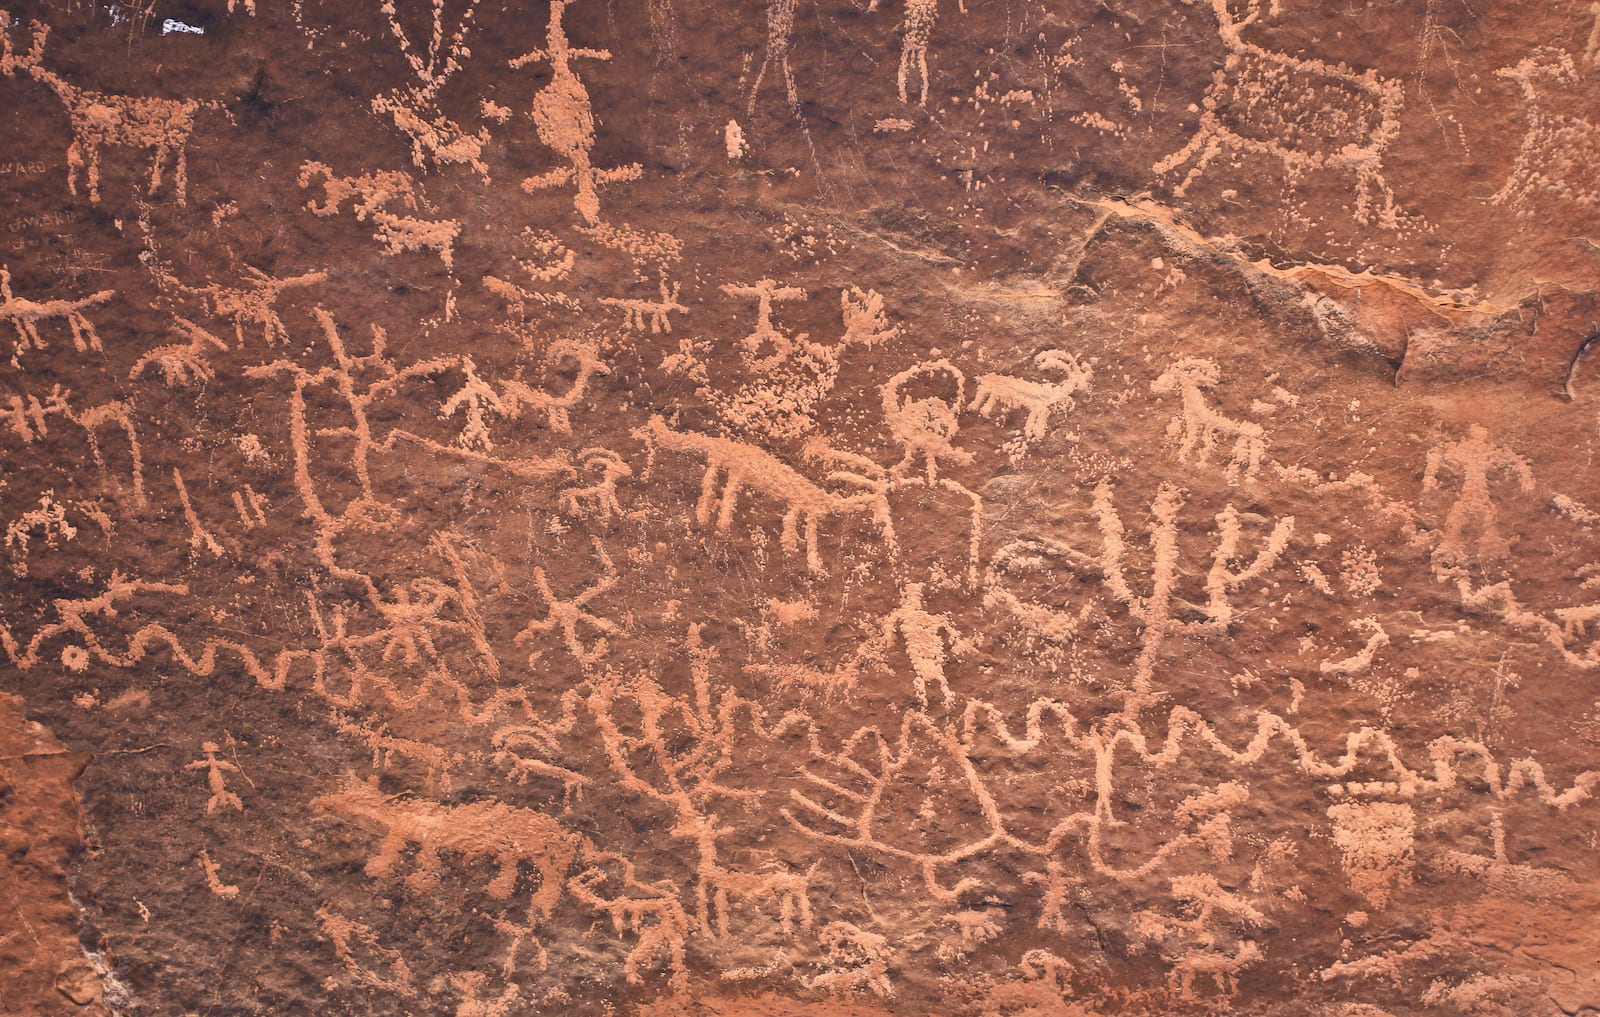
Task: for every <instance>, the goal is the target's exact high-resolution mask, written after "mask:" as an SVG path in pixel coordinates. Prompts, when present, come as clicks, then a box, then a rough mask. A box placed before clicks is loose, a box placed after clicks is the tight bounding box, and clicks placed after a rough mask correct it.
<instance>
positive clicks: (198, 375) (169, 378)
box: [128, 318, 228, 388]
mask: <svg viewBox="0 0 1600 1017" xmlns="http://www.w3.org/2000/svg"><path fill="white" fill-rule="evenodd" d="M174 324H176V325H177V326H178V331H179V332H180V333H182V334H183V335H185V336H188V338H189V341H188V342H186V343H173V344H171V345H168V346H157V347H156V348H155V349H153V350H151V351H150V352H149V353H146V354H145V355H144V356H142V357H140V358H139V359H138V360H136V361H134V362H133V369H132V370H130V371H129V372H128V380H129V381H135V380H137V379H138V378H139V377H140V376H142V375H143V374H144V373H145V370H146V369H147V368H152V367H153V368H155V369H156V370H157V371H159V372H160V373H161V380H162V381H163V382H165V383H166V386H167V387H168V388H174V387H176V386H179V385H190V384H194V383H196V382H204V381H210V380H211V379H212V378H213V377H215V376H216V371H215V370H213V369H212V367H211V361H210V360H209V358H208V355H209V353H210V351H211V350H222V351H223V352H227V349H228V344H227V343H225V342H223V341H222V340H221V339H218V338H217V337H216V336H214V335H212V334H211V333H210V332H207V331H206V330H205V329H203V328H201V327H200V326H199V325H196V324H195V323H194V322H192V321H190V320H189V319H188V318H176V319H174Z"/></svg>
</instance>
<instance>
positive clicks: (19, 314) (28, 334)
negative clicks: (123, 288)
mask: <svg viewBox="0 0 1600 1017" xmlns="http://www.w3.org/2000/svg"><path fill="white" fill-rule="evenodd" d="M114 296H116V292H115V291H114V290H101V291H100V292H98V293H92V294H90V295H89V296H87V297H82V298H79V299H77V300H30V299H29V298H27V297H19V296H17V295H16V294H15V293H14V292H13V291H12V289H11V272H10V271H9V270H8V269H7V268H6V267H5V266H0V321H9V322H10V323H11V327H12V328H13V329H15V330H16V333H17V346H16V349H15V352H14V353H13V354H12V357H11V362H12V364H14V365H15V364H16V363H17V362H18V360H19V359H20V358H21V356H22V354H23V352H24V351H25V350H27V349H29V348H30V347H31V348H33V349H36V350H42V349H44V348H45V343H44V340H43V339H42V338H40V336H39V324H40V323H41V322H46V321H61V322H64V323H65V324H66V326H67V327H68V328H69V329H71V330H72V344H73V346H74V347H75V348H76V349H77V350H78V352H79V353H85V352H88V351H89V350H96V351H98V350H100V349H102V348H103V347H101V345H100V336H99V335H98V334H97V333H96V332H95V330H94V323H93V322H91V321H90V320H89V319H88V317H87V316H86V315H84V313H83V312H84V309H85V308H89V307H94V306H95V305H97V304H103V303H105V302H106V301H107V300H110V299H111V298H112V297H114Z"/></svg>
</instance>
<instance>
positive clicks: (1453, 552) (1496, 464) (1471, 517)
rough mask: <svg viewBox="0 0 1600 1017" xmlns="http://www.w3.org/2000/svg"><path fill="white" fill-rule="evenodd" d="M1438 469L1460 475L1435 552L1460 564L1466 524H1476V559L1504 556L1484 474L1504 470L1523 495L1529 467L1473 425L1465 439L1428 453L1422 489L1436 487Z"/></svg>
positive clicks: (1528, 487) (1529, 486) (1505, 544)
mask: <svg viewBox="0 0 1600 1017" xmlns="http://www.w3.org/2000/svg"><path fill="white" fill-rule="evenodd" d="M1441 469H1446V470H1449V469H1453V470H1455V471H1456V472H1458V473H1460V474H1461V493H1460V494H1459V495H1457V496H1456V502H1455V504H1454V505H1451V506H1450V513H1449V515H1447V516H1445V521H1444V537H1443V539H1442V540H1441V541H1440V542H1439V549H1438V551H1436V552H1435V554H1436V556H1437V557H1438V558H1439V559H1440V560H1441V561H1444V562H1446V563H1460V562H1461V561H1462V560H1463V559H1464V558H1466V556H1467V555H1466V548H1465V547H1464V539H1463V538H1464V536H1465V533H1466V530H1467V527H1468V526H1469V525H1473V524H1476V525H1477V527H1478V557H1479V558H1480V559H1495V558H1504V557H1505V556H1506V555H1508V554H1510V553H1511V542H1510V541H1509V540H1507V539H1506V538H1505V537H1502V536H1501V535H1500V530H1499V528H1498V527H1497V526H1496V525H1495V523H1496V520H1497V519H1498V517H1499V513H1498V511H1497V510H1496V509H1495V507H1494V501H1493V499H1491V498H1490V497H1489V478H1490V476H1491V475H1492V474H1493V473H1495V472H1496V471H1498V470H1508V471H1510V472H1511V473H1512V474H1513V475H1515V477H1516V478H1517V482H1518V486H1519V487H1520V488H1521V490H1522V493H1523V494H1530V493H1532V491H1533V470H1532V469H1531V468H1529V466H1528V462H1527V460H1525V459H1523V458H1522V457H1521V456H1519V455H1517V454H1515V453H1513V452H1511V451H1510V450H1508V449H1504V448H1501V447H1500V446H1499V445H1496V444H1494V443H1493V442H1492V441H1490V440H1489V429H1488V428H1487V427H1484V426H1483V425H1482V424H1473V425H1472V426H1471V428H1469V429H1468V432H1467V437H1465V438H1463V439H1461V440H1460V441H1456V442H1451V443H1450V444H1448V445H1439V446H1436V447H1435V448H1434V449H1433V451H1431V452H1429V453H1428V462H1427V466H1426V468H1425V469H1424V471H1423V474H1422V490H1423V491H1425V492H1426V491H1432V490H1433V489H1434V488H1436V487H1438V485H1439V472H1440V470H1441Z"/></svg>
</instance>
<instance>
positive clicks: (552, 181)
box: [511, 0, 644, 226]
mask: <svg viewBox="0 0 1600 1017" xmlns="http://www.w3.org/2000/svg"><path fill="white" fill-rule="evenodd" d="M572 3H573V0H551V3H550V24H549V27H548V28H547V29H546V41H545V48H544V49H536V50H534V51H533V52H531V53H527V54H524V55H523V56H520V57H517V58H516V59H515V60H513V61H511V66H512V67H522V66H525V65H527V64H529V63H532V62H533V61H535V60H546V61H549V63H550V69H551V73H552V75H553V76H552V78H551V79H550V83H549V84H547V85H545V86H544V88H542V89H540V90H539V93H538V94H537V95H535V96H534V98H533V108H532V109H530V110H529V111H528V115H529V116H530V117H532V118H533V126H534V131H535V133H537V134H538V136H539V140H540V141H541V142H543V143H544V145H545V146H546V147H548V148H550V149H551V150H553V151H554V152H555V153H556V154H557V155H559V156H561V157H562V158H563V159H565V160H567V163H568V165H567V166H566V167H564V168H562V169H555V170H551V171H550V172H548V173H543V174H540V175H539V176H533V177H528V178H527V179H526V180H524V181H523V182H522V189H523V190H525V191H528V192H530V193H532V192H533V191H537V190H541V189H543V188H546V187H562V186H565V185H567V184H572V185H573V187H574V189H575V193H574V194H573V197H572V207H573V208H575V209H577V211H578V214H579V215H580V216H582V217H583V221H584V222H586V223H588V224H589V225H590V226H593V225H595V224H596V223H598V222H599V221H600V188H601V187H603V186H605V185H607V184H614V183H619V182H622V181H627V180H637V179H639V177H640V176H641V175H643V172H644V171H643V169H642V168H641V167H640V166H639V164H638V163H630V164H628V165H626V166H618V167H614V168H612V169H601V168H599V167H597V166H595V165H594V162H593V159H592V156H591V153H592V152H593V150H594V144H595V118H594V109H593V107H592V105H591V104H590V99H589V90H588V89H587V88H585V87H584V84H583V81H582V79H580V78H579V77H578V74H577V72H576V71H575V70H573V68H572V61H573V60H575V59H578V58H580V57H581V58H587V59H590V60H610V59H611V53H610V51H609V50H603V49H584V48H582V47H574V46H573V45H572V44H571V43H570V42H568V41H567V33H566V29H565V27H563V25H562V23H561V19H562V17H563V16H564V15H565V14H566V12H567V8H568V7H569V6H571V4H572Z"/></svg>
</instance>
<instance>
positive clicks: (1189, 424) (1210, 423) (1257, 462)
mask: <svg viewBox="0 0 1600 1017" xmlns="http://www.w3.org/2000/svg"><path fill="white" fill-rule="evenodd" d="M1221 382H1222V369H1221V368H1219V367H1218V366H1217V365H1216V364H1215V363H1213V362H1212V361H1210V360H1206V359H1204V358H1202V357H1183V358H1181V359H1179V360H1178V362H1177V363H1175V364H1173V365H1172V366H1171V367H1169V368H1167V370H1166V371H1165V372H1164V373H1163V374H1162V375H1161V376H1160V377H1159V378H1157V379H1156V380H1155V381H1153V382H1151V383H1150V391H1151V392H1153V393H1155V394H1156V395H1170V394H1172V393H1173V392H1178V393H1179V394H1180V395H1181V397H1182V401H1183V411H1182V412H1181V413H1180V414H1179V415H1178V416H1176V417H1174V418H1172V422H1171V423H1170V424H1168V425H1167V433H1168V434H1170V435H1173V436H1178V435H1179V434H1181V435H1182V438H1181V439H1180V441H1179V445H1178V461H1179V462H1185V463H1186V462H1188V461H1189V456H1190V455H1191V454H1193V453H1198V455H1197V456H1196V461H1197V462H1201V463H1204V462H1205V461H1206V460H1207V459H1209V458H1210V457H1211V450H1212V449H1214V448H1216V447H1217V435H1218V434H1219V433H1221V434H1225V435H1232V436H1233V437H1234V438H1235V439H1236V440H1235V441H1234V443H1233V462H1232V463H1230V464H1229V466H1228V468H1227V470H1226V471H1224V476H1225V477H1226V478H1227V479H1228V481H1229V482H1230V483H1232V482H1233V481H1235V480H1237V479H1238V477H1239V474H1240V471H1241V470H1243V475H1244V479H1245V480H1246V481H1247V482H1248V481H1250V480H1253V479H1254V478H1255V475H1256V471H1257V470H1258V469H1260V468H1261V457H1262V455H1263V454H1265V452H1266V445H1265V437H1266V432H1265V431H1264V430H1262V428H1261V425H1260V424H1257V423H1255V422H1254V421H1250V420H1234V419H1233V418H1231V417H1226V416H1223V415H1222V414H1221V413H1218V412H1217V411H1216V410H1215V409H1212V407H1211V405H1210V404H1209V403H1207V402H1206V397H1205V390H1206V389H1209V388H1215V387H1216V386H1217V385H1218V384H1220V383H1221Z"/></svg>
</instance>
